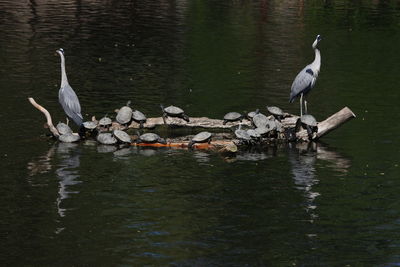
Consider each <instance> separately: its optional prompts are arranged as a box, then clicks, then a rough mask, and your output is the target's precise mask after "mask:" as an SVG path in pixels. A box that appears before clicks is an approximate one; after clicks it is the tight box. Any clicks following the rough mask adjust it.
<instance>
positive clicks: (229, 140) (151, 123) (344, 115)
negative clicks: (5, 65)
mask: <svg viewBox="0 0 400 267" xmlns="http://www.w3.org/2000/svg"><path fill="white" fill-rule="evenodd" d="M28 99H29V102H30V103H31V104H32V105H33V106H34V107H35V108H37V109H38V110H40V111H41V112H42V113H43V114H44V115H45V117H46V120H47V125H48V127H49V129H50V131H51V133H52V134H53V135H54V136H55V137H59V135H60V134H59V133H58V131H57V129H56V128H55V127H54V125H53V123H52V119H51V115H50V113H49V112H48V111H47V110H46V109H45V108H44V107H42V106H41V105H39V104H37V103H36V102H35V100H34V99H33V98H28ZM355 117H356V115H355V114H354V113H353V112H352V111H351V110H350V109H349V108H348V107H345V108H343V109H342V110H340V111H339V112H337V113H335V114H333V115H332V116H330V117H328V118H327V119H325V120H324V121H321V122H319V123H318V131H317V132H316V133H314V134H313V136H311V137H309V136H308V133H307V131H306V130H303V129H302V130H300V131H298V132H297V133H296V139H297V141H311V140H315V139H319V138H321V137H323V136H324V135H326V134H328V133H329V132H331V131H333V130H334V129H336V128H338V127H339V126H341V125H342V124H344V123H345V122H347V121H348V120H350V119H352V118H355ZM271 119H272V117H271ZM298 119H299V117H298V116H296V115H292V114H285V118H284V119H283V120H282V121H281V123H282V127H283V130H282V132H280V133H278V134H275V136H274V137H273V138H271V137H270V138H262V140H261V142H260V144H268V143H271V142H275V141H277V140H278V141H288V140H287V137H285V134H284V133H283V132H284V131H285V130H287V129H293V128H294V127H295V125H296V122H297V120H298ZM92 120H94V121H95V120H96V119H95V118H94V117H92ZM240 124H241V125H242V126H244V127H246V126H247V127H251V126H252V125H251V122H250V121H249V120H247V119H243V120H242V121H241V122H239V121H237V122H227V123H226V124H224V123H223V120H220V119H210V118H207V117H198V118H190V122H186V121H185V120H183V119H181V118H174V117H167V118H166V124H165V123H164V120H163V118H162V117H155V118H148V119H147V121H146V123H144V125H143V126H144V127H143V128H144V129H154V128H156V127H164V128H165V127H171V128H175V127H179V128H205V129H213V131H214V132H216V131H218V130H219V131H220V132H223V131H224V130H233V129H236V128H237V127H238V126H239V125H240ZM139 128H140V125H139V123H136V122H132V123H131V124H130V125H128V126H123V125H120V124H119V123H117V122H113V123H112V126H111V127H110V129H102V128H98V129H97V130H98V131H102V130H108V131H112V130H114V129H123V130H129V129H139ZM219 134H220V136H219V137H218V139H217V140H216V139H213V141H212V142H211V143H210V144H195V146H194V148H198V149H219V150H221V151H226V152H233V151H235V150H237V145H240V144H241V142H240V140H237V139H236V138H235V136H234V135H233V132H232V131H230V133H229V134H223V133H219ZM214 135H216V134H214ZM190 139H191V136H184V137H177V138H169V142H168V143H167V144H166V145H164V144H158V143H155V144H145V143H140V144H136V143H133V145H135V146H153V147H176V148H187V147H188V143H189V141H190ZM310 139H311V140H310Z"/></svg>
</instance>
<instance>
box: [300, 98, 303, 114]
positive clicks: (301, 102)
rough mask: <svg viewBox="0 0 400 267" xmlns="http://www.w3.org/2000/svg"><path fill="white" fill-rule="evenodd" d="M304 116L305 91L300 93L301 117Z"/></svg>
mask: <svg viewBox="0 0 400 267" xmlns="http://www.w3.org/2000/svg"><path fill="white" fill-rule="evenodd" d="M301 116H303V93H302V94H301V95H300V117H301Z"/></svg>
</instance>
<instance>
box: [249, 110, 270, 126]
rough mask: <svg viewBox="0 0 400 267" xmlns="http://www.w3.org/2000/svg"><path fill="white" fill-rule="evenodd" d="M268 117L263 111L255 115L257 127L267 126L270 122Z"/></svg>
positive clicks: (254, 120)
mask: <svg viewBox="0 0 400 267" xmlns="http://www.w3.org/2000/svg"><path fill="white" fill-rule="evenodd" d="M268 121H269V120H268V118H267V116H265V115H264V114H262V113H258V114H256V115H254V117H253V124H254V126H256V128H262V127H266V126H267V124H268Z"/></svg>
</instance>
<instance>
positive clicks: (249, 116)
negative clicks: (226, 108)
mask: <svg viewBox="0 0 400 267" xmlns="http://www.w3.org/2000/svg"><path fill="white" fill-rule="evenodd" d="M259 112H260V111H259V110H258V109H257V110H255V111H250V112H249V113H247V118H249V119H253V117H254V115H256V114H258V113H259Z"/></svg>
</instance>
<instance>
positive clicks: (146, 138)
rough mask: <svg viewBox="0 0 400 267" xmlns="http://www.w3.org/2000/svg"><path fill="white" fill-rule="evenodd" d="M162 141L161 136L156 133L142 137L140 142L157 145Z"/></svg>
mask: <svg viewBox="0 0 400 267" xmlns="http://www.w3.org/2000/svg"><path fill="white" fill-rule="evenodd" d="M159 139H160V136H158V134H155V133H145V134H142V135H141V136H140V140H142V141H143V142H145V143H155V142H157V141H158V140H159Z"/></svg>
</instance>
